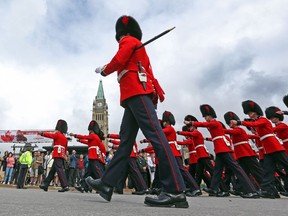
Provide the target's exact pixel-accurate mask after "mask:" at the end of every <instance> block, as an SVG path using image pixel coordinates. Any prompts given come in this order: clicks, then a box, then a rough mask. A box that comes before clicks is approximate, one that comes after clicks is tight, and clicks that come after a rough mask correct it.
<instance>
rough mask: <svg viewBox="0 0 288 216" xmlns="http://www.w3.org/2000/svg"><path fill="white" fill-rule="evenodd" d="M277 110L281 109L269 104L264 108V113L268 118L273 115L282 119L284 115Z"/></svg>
mask: <svg viewBox="0 0 288 216" xmlns="http://www.w3.org/2000/svg"><path fill="white" fill-rule="evenodd" d="M278 111H281V110H280V109H279V108H278V107H275V106H270V107H268V108H267V109H266V110H265V115H266V117H267V118H268V119H271V118H273V117H275V118H279V120H280V121H283V119H284V115H283V114H282V115H281V114H278V113H276V112H278Z"/></svg>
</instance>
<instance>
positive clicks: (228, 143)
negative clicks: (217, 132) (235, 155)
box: [212, 136, 230, 147]
mask: <svg viewBox="0 0 288 216" xmlns="http://www.w3.org/2000/svg"><path fill="white" fill-rule="evenodd" d="M217 139H223V140H224V142H225V144H226V145H227V146H229V147H230V142H229V140H227V139H226V137H225V136H216V137H214V138H213V139H212V141H213V142H214V141H215V140H217Z"/></svg>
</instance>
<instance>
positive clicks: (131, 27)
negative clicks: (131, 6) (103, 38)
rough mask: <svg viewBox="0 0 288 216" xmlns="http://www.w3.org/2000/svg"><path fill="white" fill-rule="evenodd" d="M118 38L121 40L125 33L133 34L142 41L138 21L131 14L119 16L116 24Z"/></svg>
mask: <svg viewBox="0 0 288 216" xmlns="http://www.w3.org/2000/svg"><path fill="white" fill-rule="evenodd" d="M115 29H116V36H115V37H116V40H117V41H119V40H120V37H121V36H123V35H127V34H128V33H129V35H131V36H132V37H135V38H137V39H138V40H140V41H141V39H142V31H141V28H140V26H139V24H138V22H137V21H136V20H135V19H134V18H133V17H131V16H127V15H123V16H121V17H119V19H118V20H117V22H116V25H115Z"/></svg>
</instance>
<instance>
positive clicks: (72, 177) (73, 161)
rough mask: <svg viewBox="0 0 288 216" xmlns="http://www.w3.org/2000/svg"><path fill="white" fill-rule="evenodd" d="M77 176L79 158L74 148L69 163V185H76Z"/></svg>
mask: <svg viewBox="0 0 288 216" xmlns="http://www.w3.org/2000/svg"><path fill="white" fill-rule="evenodd" d="M76 176H77V158H76V151H75V150H72V154H71V155H70V164H69V186H70V187H74V186H75V184H76Z"/></svg>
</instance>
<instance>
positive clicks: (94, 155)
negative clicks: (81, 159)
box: [76, 134, 106, 162]
mask: <svg viewBox="0 0 288 216" xmlns="http://www.w3.org/2000/svg"><path fill="white" fill-rule="evenodd" d="M76 138H77V139H80V141H81V142H82V143H84V144H86V145H88V159H95V160H99V161H101V162H102V161H103V159H104V161H105V157H103V153H104V155H106V148H105V145H104V144H103V143H102V141H101V140H100V138H99V136H98V135H96V134H89V135H80V134H77V135H76ZM83 140H87V143H86V142H83Z"/></svg>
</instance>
